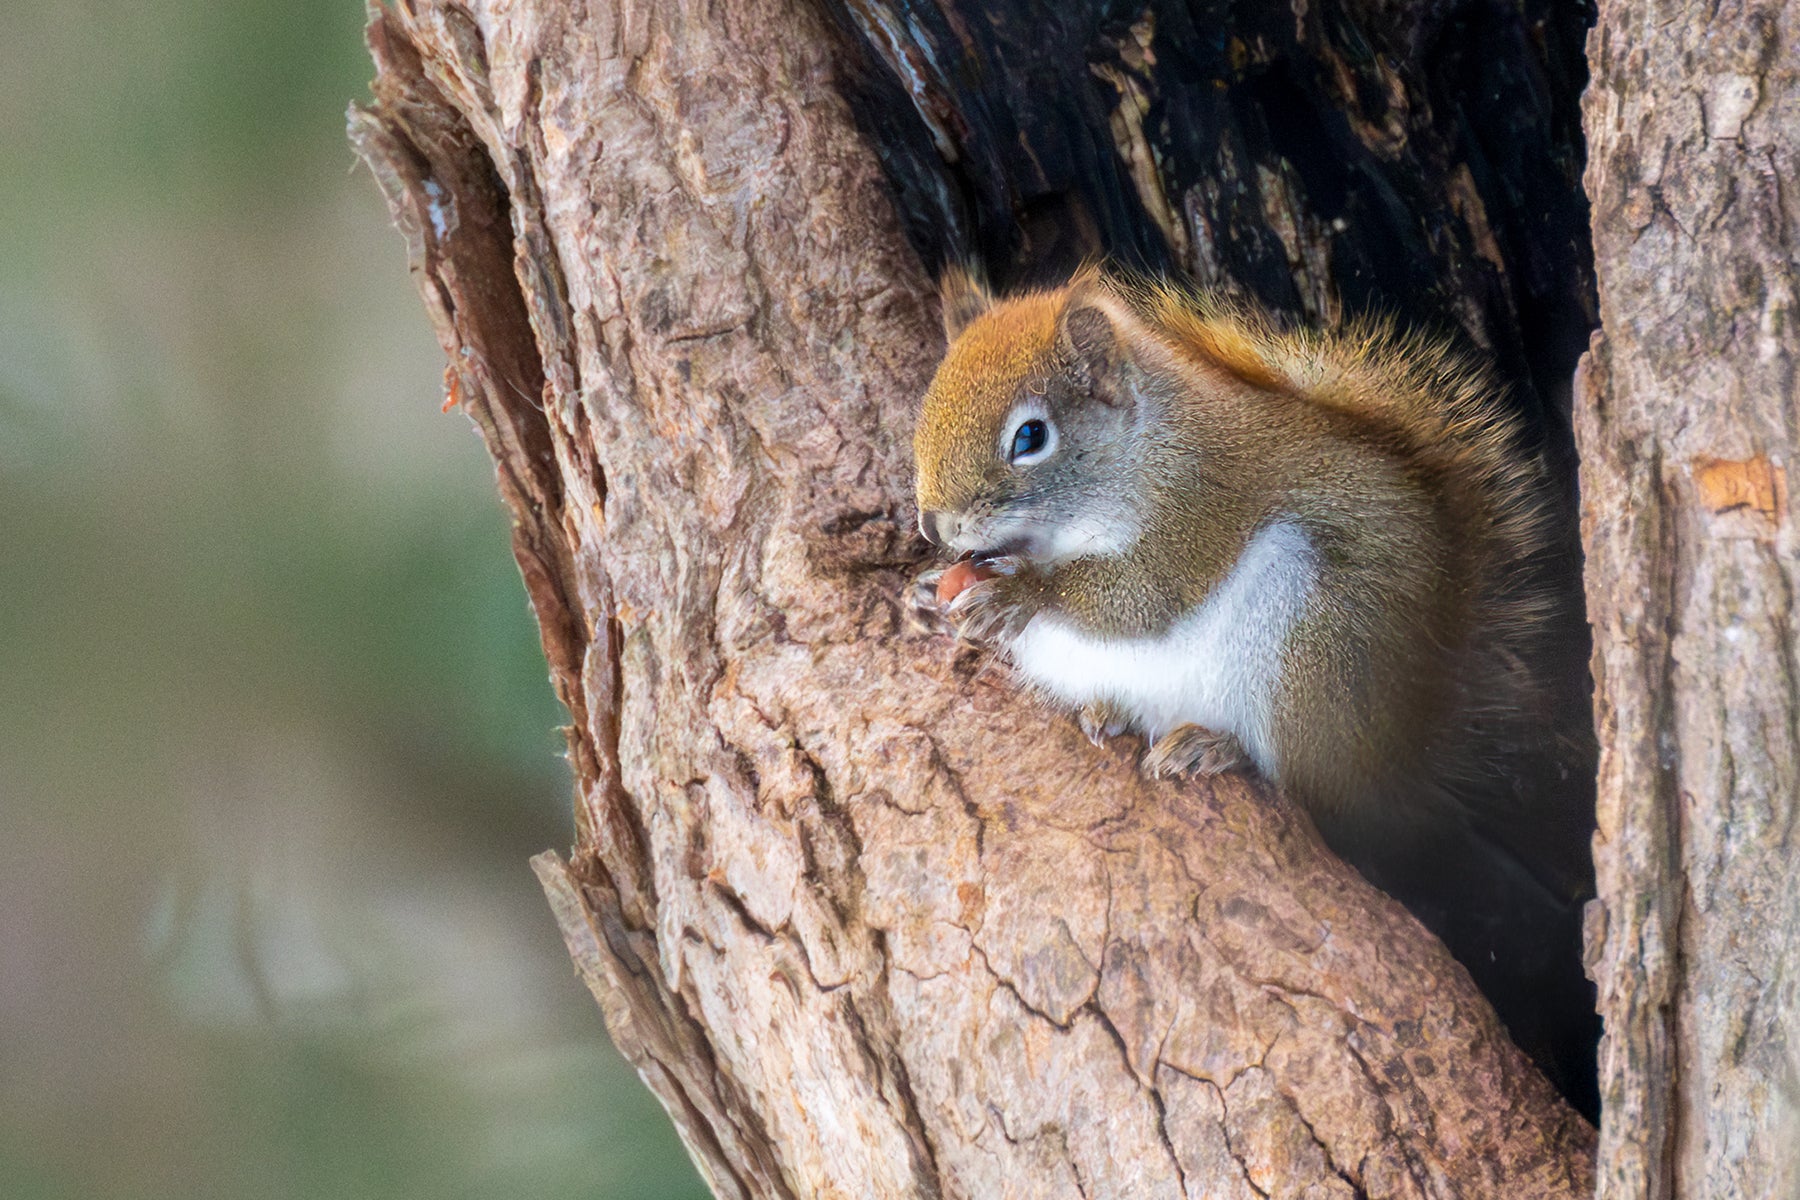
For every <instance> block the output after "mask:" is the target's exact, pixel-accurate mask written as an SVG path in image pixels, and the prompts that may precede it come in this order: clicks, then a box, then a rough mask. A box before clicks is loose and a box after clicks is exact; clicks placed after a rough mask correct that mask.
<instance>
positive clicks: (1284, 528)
mask: <svg viewBox="0 0 1800 1200" xmlns="http://www.w3.org/2000/svg"><path fill="white" fill-rule="evenodd" d="M1317 582H1318V562H1317V556H1316V554H1315V553H1314V551H1313V547H1312V543H1311V542H1310V541H1309V540H1308V538H1307V536H1306V533H1305V531H1304V530H1302V529H1301V528H1300V527H1299V526H1298V525H1297V524H1294V523H1292V522H1286V521H1284V522H1279V523H1277V524H1273V525H1269V526H1266V527H1264V528H1263V529H1262V530H1260V531H1259V532H1258V533H1257V534H1256V535H1255V536H1254V537H1252V538H1251V539H1250V544H1249V545H1248V546H1246V547H1244V552H1243V554H1242V555H1240V556H1239V557H1238V561H1237V563H1236V564H1235V565H1234V566H1233V567H1232V568H1231V573H1230V574H1228V575H1227V576H1226V577H1225V579H1224V581H1223V582H1222V583H1220V584H1219V586H1218V587H1216V588H1214V589H1213V591H1212V594H1211V595H1209V596H1207V598H1206V599H1205V601H1204V602H1202V603H1201V604H1200V606H1199V607H1197V608H1195V609H1194V610H1193V611H1192V612H1190V613H1188V614H1187V615H1186V616H1184V617H1182V618H1181V619H1180V620H1179V621H1177V622H1176V623H1175V624H1174V626H1172V627H1171V628H1170V629H1169V630H1168V631H1167V632H1165V633H1163V634H1161V635H1160V636H1157V637H1146V638H1119V639H1108V638H1101V637H1096V636H1094V635H1092V634H1088V633H1083V632H1081V631H1079V630H1076V629H1074V628H1072V627H1071V626H1070V625H1069V624H1068V623H1067V622H1066V621H1064V620H1062V619H1060V618H1058V617H1057V616H1056V615H1055V614H1053V613H1045V614H1043V615H1041V616H1039V617H1037V618H1035V619H1034V620H1033V621H1032V622H1031V623H1030V624H1029V625H1027V626H1026V627H1025V630H1024V632H1022V633H1021V634H1020V635H1019V637H1018V638H1017V639H1016V640H1015V641H1014V642H1013V644H1012V646H1011V647H1010V648H1009V649H1008V656H1009V657H1010V658H1011V659H1012V661H1013V665H1014V666H1016V667H1017V668H1018V669H1019V671H1020V672H1021V673H1022V674H1024V676H1025V677H1026V678H1027V679H1028V680H1030V682H1031V683H1033V684H1034V685H1036V686H1037V687H1038V688H1040V689H1042V690H1043V691H1045V692H1047V693H1048V694H1050V695H1051V696H1053V697H1055V698H1056V699H1058V700H1061V701H1063V702H1065V703H1067V704H1069V705H1071V706H1080V705H1083V704H1088V703H1090V702H1093V701H1096V700H1107V701H1111V702H1112V703H1113V704H1114V705H1116V706H1117V707H1118V708H1120V709H1122V710H1123V711H1124V712H1126V713H1128V714H1129V715H1130V716H1131V718H1132V721H1133V724H1135V725H1136V727H1137V728H1138V729H1140V730H1142V731H1143V732H1144V733H1146V734H1148V735H1149V736H1150V737H1152V738H1156V737H1160V736H1162V735H1163V734H1165V733H1167V732H1168V731H1169V730H1171V729H1174V728H1175V727H1176V726H1178V725H1185V724H1194V725H1203V726H1205V727H1206V728H1208V729H1211V730H1214V731H1216V732H1230V733H1233V734H1236V735H1237V739H1238V741H1240V742H1242V743H1243V745H1244V749H1245V750H1247V751H1248V752H1249V754H1250V757H1251V758H1252V759H1253V760H1255V762H1256V765H1257V766H1258V767H1259V768H1261V769H1262V771H1263V772H1264V773H1265V774H1267V775H1269V776H1270V777H1271V778H1273V777H1274V776H1275V774H1276V771H1275V762H1274V748H1273V746H1272V745H1271V730H1270V724H1271V719H1272V717H1273V713H1274V707H1275V695H1276V689H1277V687H1278V685H1279V684H1280V682H1281V662H1282V652H1283V650H1284V648H1285V647H1286V645H1287V639H1288V635H1289V634H1290V633H1291V632H1292V631H1293V629H1294V626H1295V625H1296V624H1298V623H1299V621H1300V619H1301V617H1302V616H1303V615H1305V612H1306V607H1307V605H1308V603H1309V602H1310V601H1311V599H1312V596H1313V592H1314V589H1315V587H1316V585H1317Z"/></svg>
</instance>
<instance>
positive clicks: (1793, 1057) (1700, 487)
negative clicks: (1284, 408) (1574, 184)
mask: <svg viewBox="0 0 1800 1200" xmlns="http://www.w3.org/2000/svg"><path fill="white" fill-rule="evenodd" d="M1590 54H1591V56H1592V60H1593V65H1594V84H1593V86H1592V88H1590V89H1589V92H1588V95H1587V99H1586V103H1585V108H1586V121H1587V129H1588V136H1589V138H1590V145H1591V153H1590V163H1591V165H1590V167H1589V173H1588V190H1589V193H1590V195H1591V196H1592V197H1593V201H1594V230H1595V250H1596V263H1597V267H1598V273H1599V280H1600V299H1601V314H1602V317H1603V321H1604V328H1605V331H1606V332H1605V335H1604V336H1596V337H1595V339H1594V344H1593V349H1592V351H1591V353H1590V354H1589V356H1588V358H1587V360H1586V363H1585V371H1584V374H1583V387H1582V388H1581V393H1582V394H1581V397H1580V401H1579V404H1578V413H1579V418H1580V419H1579V425H1578V432H1579V437H1580V443H1581V453H1582V466H1581V485H1582V491H1583V494H1584V496H1585V497H1586V501H1585V503H1586V512H1585V514H1584V516H1583V533H1584V537H1585V540H1586V543H1587V552H1588V601H1589V610H1590V614H1591V617H1592V620H1593V624H1594V630H1595V659H1594V661H1595V674H1596V678H1597V683H1598V697H1597V699H1598V704H1597V711H1598V717H1599V724H1600V734H1601V743H1602V745H1603V747H1604V750H1603V752H1602V758H1601V769H1600V804H1599V817H1600V831H1599V835H1598V837H1597V839H1596V859H1597V866H1598V873H1599V885H1600V897H1601V900H1602V902H1603V904H1604V911H1603V913H1602V914H1600V918H1601V919H1600V920H1598V921H1596V922H1593V923H1592V924H1591V926H1590V931H1589V932H1590V940H1591V941H1593V942H1594V943H1595V944H1596V950H1597V953H1598V972H1597V974H1598V979H1599V983H1600V995H1601V1010H1602V1012H1603V1013H1604V1014H1605V1016H1606V1023H1607V1039H1606V1043H1605V1046H1604V1049H1603V1052H1602V1055H1601V1064H1602V1076H1601V1085H1602V1091H1603V1096H1604V1099H1605V1104H1606V1121H1605V1127H1604V1132H1603V1135H1602V1139H1601V1163H1602V1186H1601V1195H1602V1196H1603V1197H1607V1198H1608V1200H1611V1198H1613V1197H1617V1198H1619V1200H1625V1198H1626V1197H1630V1198H1632V1200H1637V1198H1639V1197H1648V1198H1650V1200H1661V1198H1662V1197H1672V1196H1708V1197H1713V1196H1742V1197H1769V1196H1797V1195H1800V859H1797V857H1796V849H1797V848H1796V845H1795V822H1796V817H1797V816H1800V734H1797V732H1796V722H1800V667H1797V665H1796V662H1795V641H1796V630H1797V625H1796V623H1797V622H1800V615H1797V612H1796V608H1795V604H1794V597H1795V595H1796V589H1797V588H1800V534H1797V533H1796V523H1795V512H1794V509H1793V500H1792V499H1791V497H1790V495H1789V493H1788V488H1787V482H1786V466H1787V464H1789V463H1792V462H1794V461H1795V459H1796V455H1797V454H1800V411H1797V407H1796V400H1797V398H1800V397H1797V395H1796V380H1795V363H1796V356H1797V353H1800V330H1797V326H1796V323H1795V296H1796V293H1797V291H1800V288H1797V286H1796V285H1797V280H1796V268H1795V262H1796V258H1797V257H1800V205H1797V204H1796V200H1795V196H1796V192H1795V181H1796V180H1797V179H1800V152H1797V151H1800V10H1797V9H1796V7H1795V6H1794V5H1792V4H1769V5H1766V6H1762V7H1760V8H1759V7H1757V6H1755V5H1741V4H1727V5H1724V6H1721V7H1716V8H1712V9H1709V10H1707V11H1706V13H1705V14H1704V15H1699V14H1697V13H1696V10H1693V9H1690V8H1688V7H1686V6H1682V5H1679V4H1675V3H1671V2H1670V0H1653V2H1652V3H1637V2H1635V0H1633V2H1631V3H1626V2H1624V0H1605V2H1603V3H1602V5H1601V11H1600V23H1599V26H1598V28H1597V29H1596V30H1595V31H1594V35H1593V39H1592V42H1591V44H1590Z"/></svg>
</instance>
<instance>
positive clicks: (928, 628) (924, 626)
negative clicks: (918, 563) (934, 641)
mask: <svg viewBox="0 0 1800 1200" xmlns="http://www.w3.org/2000/svg"><path fill="white" fill-rule="evenodd" d="M945 570H946V568H944V567H928V568H926V569H925V570H923V571H920V572H919V573H918V575H916V576H915V577H914V578H913V581H912V585H911V586H910V587H908V588H907V589H906V609H905V611H906V619H907V622H908V623H909V624H911V625H912V627H913V628H915V629H918V630H920V631H922V632H924V633H951V632H953V627H952V626H951V624H950V622H949V620H948V619H947V618H946V617H945V616H944V605H943V603H942V602H941V601H940V600H939V599H938V583H939V581H940V580H942V579H943V578H944V571H945Z"/></svg>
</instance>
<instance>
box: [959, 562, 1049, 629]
mask: <svg viewBox="0 0 1800 1200" xmlns="http://www.w3.org/2000/svg"><path fill="white" fill-rule="evenodd" d="M1015 569H1016V568H1015ZM1012 582H1013V578H1012V576H1011V575H1010V574H1002V575H996V576H994V577H992V578H988V579H983V580H981V581H980V582H979V583H973V584H970V585H969V586H968V587H966V588H964V589H963V590H962V591H961V592H958V593H957V596H956V599H954V600H952V601H951V602H950V604H949V606H948V607H946V608H945V609H944V610H943V611H944V615H945V616H946V617H948V618H949V620H950V624H951V625H952V626H953V627H954V628H955V630H956V636H957V637H959V638H961V639H962V640H963V641H965V642H970V643H973V644H974V645H977V646H999V645H1005V644H1006V643H1007V642H1010V641H1012V640H1013V639H1014V638H1016V637H1018V636H1019V634H1021V633H1023V632H1024V630H1025V626H1026V625H1028V624H1029V623H1030V622H1031V618H1032V617H1033V616H1034V615H1035V611H1034V610H1033V609H1032V608H1031V607H1030V606H1029V605H1024V604H1019V603H1016V598H1017V597H1018V592H1017V590H1016V589H1014V588H1012V587H1009V586H1008V585H1009V584H1011V583H1012Z"/></svg>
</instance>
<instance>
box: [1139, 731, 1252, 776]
mask: <svg viewBox="0 0 1800 1200" xmlns="http://www.w3.org/2000/svg"><path fill="white" fill-rule="evenodd" d="M1250 765H1251V763H1250V755H1249V754H1248V753H1247V752H1246V751H1245V750H1244V745H1243V743H1242V742H1240V741H1238V740H1237V735H1236V734H1231V733H1216V732H1214V731H1213V730H1211V729H1207V728H1206V727H1204V726H1201V725H1181V726H1178V727H1176V728H1175V729H1172V730H1170V731H1169V732H1168V733H1165V734H1164V735H1163V736H1162V737H1160V738H1157V739H1156V742H1155V744H1153V745H1152V746H1151V747H1150V748H1149V749H1148V750H1146V751H1145V752H1144V762H1143V771H1144V774H1146V775H1149V776H1151V777H1152V778H1154V779H1182V778H1187V777H1191V776H1196V775H1197V776H1213V775H1223V774H1224V773H1225V772H1227V771H1241V770H1246V769H1248V768H1249V767H1250Z"/></svg>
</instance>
